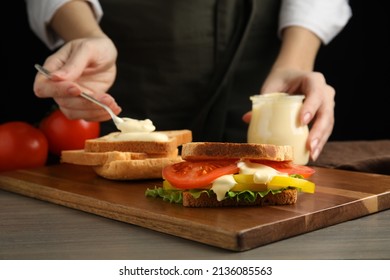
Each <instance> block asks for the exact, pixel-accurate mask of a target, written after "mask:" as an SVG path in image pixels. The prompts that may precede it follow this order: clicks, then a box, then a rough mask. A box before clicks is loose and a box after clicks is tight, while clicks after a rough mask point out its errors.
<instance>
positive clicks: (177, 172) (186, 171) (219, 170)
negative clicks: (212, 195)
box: [162, 160, 239, 189]
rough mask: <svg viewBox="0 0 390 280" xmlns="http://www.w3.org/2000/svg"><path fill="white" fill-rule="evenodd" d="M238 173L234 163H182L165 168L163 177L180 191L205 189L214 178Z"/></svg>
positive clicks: (225, 161)
mask: <svg viewBox="0 0 390 280" xmlns="http://www.w3.org/2000/svg"><path fill="white" fill-rule="evenodd" d="M238 171H239V169H238V167H237V164H236V161H231V160H224V161H222V160H214V161H213V160H210V161H199V162H198V161H194V162H190V161H182V162H179V163H176V164H173V165H169V166H167V167H165V168H164V169H163V171H162V175H163V177H164V178H165V179H166V180H167V181H168V182H169V183H171V185H172V186H174V187H176V188H180V189H195V188H201V187H206V186H207V185H209V184H210V183H211V182H212V181H214V180H215V179H216V178H218V177H220V176H222V175H226V174H234V173H237V172H238Z"/></svg>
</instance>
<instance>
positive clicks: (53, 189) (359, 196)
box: [0, 164, 390, 251]
mask: <svg viewBox="0 0 390 280" xmlns="http://www.w3.org/2000/svg"><path fill="white" fill-rule="evenodd" d="M315 169H316V173H315V174H314V175H313V176H312V177H311V181H313V182H315V183H316V193H315V194H305V193H300V194H299V197H298V203H297V204H296V205H291V206H267V207H244V208H203V209H194V208H184V207H182V206H181V205H176V204H170V203H168V202H164V201H162V200H160V199H155V198H149V197H145V195H144V193H145V190H146V188H153V187H154V186H155V185H157V186H160V185H161V183H162V182H161V180H153V181H148V180H145V181H133V182H131V181H126V182H124V181H123V182H120V181H110V180H106V179H103V178H100V177H98V176H97V175H96V174H95V173H94V172H93V171H92V169H90V168H89V167H85V166H76V165H68V164H59V165H54V166H47V167H42V168H38V169H31V170H18V171H11V172H4V173H1V174H0V189H3V190H7V191H10V192H15V193H18V194H21V195H25V196H29V197H33V198H37V199H40V200H44V201H49V202H52V203H55V204H59V205H63V206H67V207H70V208H74V209H78V210H82V211H85V212H89V213H93V214H97V215H100V216H104V217H107V218H110V219H114V220H118V221H123V222H126V223H129V224H134V225H138V226H141V227H145V228H149V229H152V230H156V231H159V232H164V233H167V234H171V235H175V236H179V237H182V238H186V239H190V240H194V241H198V242H201V243H205V244H209V245H212V246H217V247H221V248H225V249H228V250H232V251H245V250H249V249H253V248H255V247H259V246H262V245H265V244H268V243H271V242H275V241H278V240H282V239H285V238H289V237H292V236H295V235H299V234H303V233H306V232H310V231H313V230H317V229H321V228H324V227H327V226H330V225H334V224H337V223H341V222H345V221H348V220H351V219H355V218H358V217H362V216H365V215H368V214H372V213H376V212H378V211H382V210H385V209H389V208H390V176H385V175H377V174H367V173H358V172H349V171H342V170H334V169H325V168H315Z"/></svg>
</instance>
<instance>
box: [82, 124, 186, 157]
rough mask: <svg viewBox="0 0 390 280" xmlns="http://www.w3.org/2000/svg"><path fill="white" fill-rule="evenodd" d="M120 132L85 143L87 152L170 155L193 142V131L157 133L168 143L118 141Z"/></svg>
mask: <svg viewBox="0 0 390 280" xmlns="http://www.w3.org/2000/svg"><path fill="white" fill-rule="evenodd" d="M119 133H120V132H113V133H110V134H108V135H105V136H102V137H100V138H96V139H89V140H86V141H85V146H84V149H85V151H86V152H95V153H96V152H112V151H118V152H133V153H147V154H154V155H157V154H160V155H170V154H172V152H173V151H175V150H176V149H177V147H178V146H180V145H182V144H184V143H188V142H190V141H192V132H191V130H186V129H183V130H168V131H156V133H163V134H166V135H167V136H168V141H162V142H157V141H123V140H120V141H116V140H113V139H115V136H116V135H118V134H119ZM151 133H154V132H151Z"/></svg>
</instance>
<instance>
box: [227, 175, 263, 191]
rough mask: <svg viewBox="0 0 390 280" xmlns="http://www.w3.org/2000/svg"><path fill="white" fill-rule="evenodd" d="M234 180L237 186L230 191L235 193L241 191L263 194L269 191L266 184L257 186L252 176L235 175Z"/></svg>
mask: <svg viewBox="0 0 390 280" xmlns="http://www.w3.org/2000/svg"><path fill="white" fill-rule="evenodd" d="M233 178H234V180H235V181H236V182H237V184H236V185H235V186H234V187H233V188H231V189H230V190H231V191H233V192H240V191H247V190H249V191H254V192H263V191H266V190H267V185H266V184H256V183H255V182H253V175H252V174H235V175H233Z"/></svg>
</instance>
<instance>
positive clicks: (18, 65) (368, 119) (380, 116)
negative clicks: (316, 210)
mask: <svg viewBox="0 0 390 280" xmlns="http://www.w3.org/2000/svg"><path fill="white" fill-rule="evenodd" d="M10 2H11V3H10ZM375 2H378V3H379V1H375V0H374V1H370V5H368V4H367V2H366V4H365V6H363V0H351V1H350V4H351V6H352V10H353V17H352V18H351V20H350V22H349V23H348V25H347V26H346V27H345V29H344V30H343V31H342V32H341V33H340V34H339V35H338V36H337V37H336V38H335V39H334V40H333V41H332V42H331V43H330V44H329V45H327V46H324V47H322V49H321V51H320V53H319V56H318V59H317V63H316V70H317V71H320V72H322V73H324V75H325V77H326V78H327V81H328V84H330V85H332V86H333V87H334V88H335V89H336V108H335V118H336V123H335V127H334V131H333V134H332V136H331V138H330V140H370V139H389V138H390V125H389V121H390V117H389V111H390V105H389V104H390V103H389V101H390V97H389V96H390V93H389V85H388V81H389V80H390V75H389V74H390V73H389V67H390V63H389V62H390V61H389V55H388V52H389V30H388V27H389V26H390V25H389V17H388V16H387V15H386V14H385V12H386V11H385V9H383V7H382V6H381V5H377V6H375ZM7 3H8V4H7V7H4V9H5V10H6V11H4V12H5V13H7V14H9V16H8V17H7V18H10V19H11V20H6V19H5V17H4V16H3V17H2V19H1V23H2V27H3V30H6V32H4V33H3V36H2V41H1V42H2V52H1V58H2V60H1V61H2V62H4V61H6V65H5V66H6V67H4V68H3V72H6V73H5V74H3V75H1V79H2V83H1V84H2V99H1V100H2V101H1V109H0V123H4V122H6V121H14V120H22V121H27V122H30V123H32V124H35V123H37V122H39V120H41V119H42V118H43V117H44V116H45V114H47V113H48V111H49V110H50V108H51V106H52V105H53V104H54V103H53V101H52V100H51V99H39V98H37V97H35V95H34V93H33V91H32V86H33V81H34V77H35V73H36V71H35V68H34V64H35V63H40V64H42V63H43V62H44V59H45V58H46V57H47V56H48V55H49V54H50V51H49V50H48V49H47V48H46V47H45V45H43V43H42V42H41V41H40V40H39V39H38V38H37V37H36V36H35V35H34V34H33V33H32V32H31V30H30V29H29V26H28V21H27V15H26V11H25V4H24V1H21V0H19V1H8V2H7ZM381 7H382V8H381ZM5 13H3V15H4V14H5Z"/></svg>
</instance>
